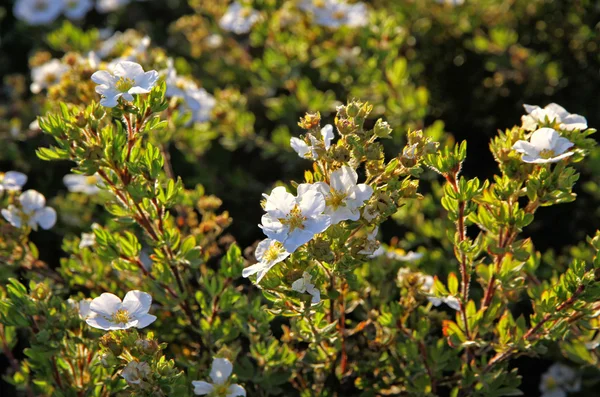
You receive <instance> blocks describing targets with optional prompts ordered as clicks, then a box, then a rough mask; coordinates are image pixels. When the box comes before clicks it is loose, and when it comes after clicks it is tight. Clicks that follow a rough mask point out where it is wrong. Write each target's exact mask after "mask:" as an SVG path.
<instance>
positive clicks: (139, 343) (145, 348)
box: [135, 339, 159, 355]
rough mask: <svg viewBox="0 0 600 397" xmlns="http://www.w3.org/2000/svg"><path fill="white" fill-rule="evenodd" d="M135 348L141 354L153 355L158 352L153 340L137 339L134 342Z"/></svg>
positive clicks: (156, 344)
mask: <svg viewBox="0 0 600 397" xmlns="http://www.w3.org/2000/svg"><path fill="white" fill-rule="evenodd" d="M135 347H137V348H138V349H139V350H140V351H141V352H142V353H143V354H147V355H153V354H154V353H156V352H157V351H158V350H159V346H158V343H157V342H156V341H155V340H148V339H138V340H136V341H135Z"/></svg>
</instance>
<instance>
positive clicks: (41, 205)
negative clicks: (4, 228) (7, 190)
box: [2, 190, 56, 230]
mask: <svg viewBox="0 0 600 397" xmlns="http://www.w3.org/2000/svg"><path fill="white" fill-rule="evenodd" d="M19 202H20V203H21V208H17V207H16V206H14V205H12V204H11V205H9V206H8V208H7V209H3V210H2V216H4V219H6V220H7V221H8V222H9V223H10V224H11V225H13V226H14V227H21V226H23V225H28V226H29V227H30V228H32V229H33V230H37V227H38V225H39V226H40V227H41V228H42V229H45V230H47V229H50V228H51V227H52V226H54V224H55V223H56V211H55V210H54V208H50V207H46V198H45V197H44V196H43V195H42V194H41V193H39V192H37V191H35V190H27V191H25V192H23V193H21V195H20V196H19Z"/></svg>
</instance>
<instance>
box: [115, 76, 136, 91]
mask: <svg viewBox="0 0 600 397" xmlns="http://www.w3.org/2000/svg"><path fill="white" fill-rule="evenodd" d="M133 85H134V81H133V80H132V79H130V78H129V77H119V80H118V81H117V84H115V86H116V87H117V90H119V91H121V92H127V91H129V90H130V89H131V87H133Z"/></svg>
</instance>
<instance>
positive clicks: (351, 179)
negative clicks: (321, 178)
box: [330, 165, 358, 192]
mask: <svg viewBox="0 0 600 397" xmlns="http://www.w3.org/2000/svg"><path fill="white" fill-rule="evenodd" d="M357 181H358V175H357V174H356V171H354V169H352V168H351V167H349V166H347V165H345V166H343V167H342V168H340V169H338V170H335V171H333V172H332V173H331V176H330V185H331V187H332V188H333V189H335V190H337V191H338V192H348V191H349V190H350V188H352V187H353V186H356V182H357Z"/></svg>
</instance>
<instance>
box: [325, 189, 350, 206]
mask: <svg viewBox="0 0 600 397" xmlns="http://www.w3.org/2000/svg"><path fill="white" fill-rule="evenodd" d="M346 196H347V194H346V193H343V192H339V191H337V190H334V189H331V195H330V196H328V197H327V198H326V199H325V204H326V205H327V206H328V207H331V208H333V209H336V208H338V207H345V206H346V203H344V200H345V199H346Z"/></svg>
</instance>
